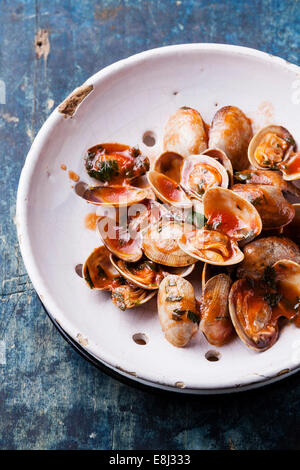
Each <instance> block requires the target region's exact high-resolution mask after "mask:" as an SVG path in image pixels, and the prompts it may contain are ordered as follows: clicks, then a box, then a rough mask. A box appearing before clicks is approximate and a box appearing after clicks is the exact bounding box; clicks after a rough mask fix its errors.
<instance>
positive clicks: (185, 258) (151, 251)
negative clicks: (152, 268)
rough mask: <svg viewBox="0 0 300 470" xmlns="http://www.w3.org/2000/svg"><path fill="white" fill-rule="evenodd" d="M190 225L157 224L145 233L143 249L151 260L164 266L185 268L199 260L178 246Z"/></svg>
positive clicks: (177, 223)
mask: <svg viewBox="0 0 300 470" xmlns="http://www.w3.org/2000/svg"><path fill="white" fill-rule="evenodd" d="M190 227H191V226H189V225H188V224H184V223H180V222H175V221H165V222H164V223H163V224H162V223H160V222H159V223H157V224H155V225H153V226H150V227H148V229H147V230H146V231H145V232H144V233H143V243H142V249H143V251H144V253H145V255H146V256H147V258H149V259H150V260H152V261H154V262H156V263H159V264H162V265H164V266H173V267H183V266H188V265H190V264H193V263H195V262H196V261H197V260H196V259H195V258H194V257H192V256H189V255H188V254H187V253H185V252H184V251H183V250H182V249H181V248H180V247H179V245H178V240H179V238H180V237H181V236H182V234H183V233H184V231H185V230H189V228H190Z"/></svg>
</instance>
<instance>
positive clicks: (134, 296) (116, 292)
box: [111, 280, 157, 310]
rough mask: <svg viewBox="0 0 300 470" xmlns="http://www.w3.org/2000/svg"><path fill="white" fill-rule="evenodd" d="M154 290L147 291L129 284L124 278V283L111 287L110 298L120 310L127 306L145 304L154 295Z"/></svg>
mask: <svg viewBox="0 0 300 470" xmlns="http://www.w3.org/2000/svg"><path fill="white" fill-rule="evenodd" d="M156 292H157V291H156V290H153V291H149V290H146V289H142V288H140V287H137V286H134V285H130V284H128V283H127V282H126V280H125V283H124V285H120V286H116V287H114V288H113V289H112V292H111V299H112V302H113V304H114V305H116V307H118V308H119V309H120V310H126V309H127V308H133V307H138V306H139V305H143V304H145V303H146V302H148V301H149V300H151V299H152V298H153V297H154V296H155V295H156Z"/></svg>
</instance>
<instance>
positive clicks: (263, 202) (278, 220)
mask: <svg viewBox="0 0 300 470" xmlns="http://www.w3.org/2000/svg"><path fill="white" fill-rule="evenodd" d="M231 189H232V191H234V192H235V193H236V194H239V195H240V196H241V197H243V198H244V199H246V200H247V201H249V202H250V203H252V204H253V205H254V206H255V208H256V209H257V212H258V213H259V215H260V217H261V220H262V224H263V230H273V229H277V228H281V227H284V226H285V225H287V224H289V223H290V222H291V221H292V220H293V218H294V216H295V209H294V207H293V205H292V204H291V203H290V202H288V201H287V200H286V199H285V197H284V196H283V194H282V192H281V190H280V189H278V188H276V187H275V186H270V185H258V184H236V185H234V186H232V188H231Z"/></svg>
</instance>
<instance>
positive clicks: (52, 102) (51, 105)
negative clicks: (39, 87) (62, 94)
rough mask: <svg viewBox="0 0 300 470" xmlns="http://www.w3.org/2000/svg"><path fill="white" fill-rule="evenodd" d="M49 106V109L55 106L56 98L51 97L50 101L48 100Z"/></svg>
mask: <svg viewBox="0 0 300 470" xmlns="http://www.w3.org/2000/svg"><path fill="white" fill-rule="evenodd" d="M47 106H48V109H52V108H53V106H54V100H53V99H52V98H49V99H48V101H47Z"/></svg>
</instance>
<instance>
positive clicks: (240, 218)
mask: <svg viewBox="0 0 300 470" xmlns="http://www.w3.org/2000/svg"><path fill="white" fill-rule="evenodd" d="M203 202H204V215H205V217H206V218H207V224H206V227H209V228H212V229H213V230H218V231H220V232H222V233H224V234H226V235H228V236H229V237H230V238H232V239H234V240H236V241H242V240H247V242H249V241H250V240H251V239H253V238H255V237H257V236H258V235H259V234H260V232H261V230H262V221H261V218H260V215H259V213H258V212H257V210H256V209H255V207H254V206H253V205H252V204H251V203H249V202H248V201H246V200H245V199H244V198H242V197H241V196H239V195H238V194H236V193H234V192H233V191H231V190H230V189H225V188H220V187H219V188H211V189H209V190H208V191H207V192H206V193H205V196H204V200H203Z"/></svg>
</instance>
